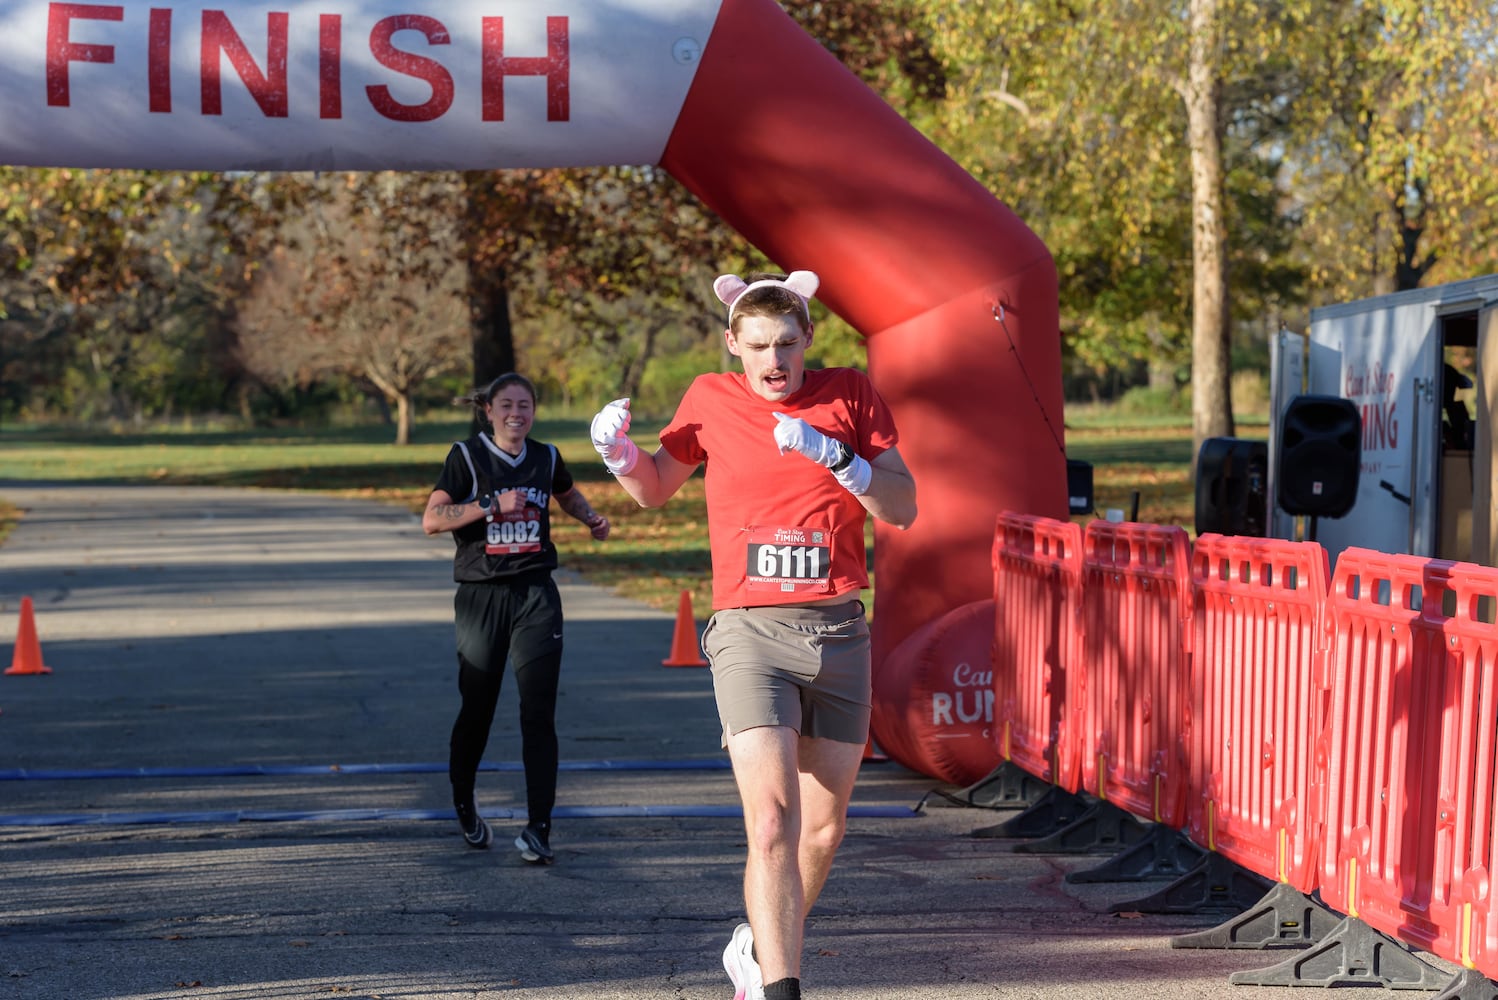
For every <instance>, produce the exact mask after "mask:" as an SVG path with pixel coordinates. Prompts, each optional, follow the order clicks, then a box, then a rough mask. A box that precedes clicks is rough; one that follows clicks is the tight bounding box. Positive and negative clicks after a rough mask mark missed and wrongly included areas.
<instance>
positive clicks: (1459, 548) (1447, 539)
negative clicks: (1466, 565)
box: [1267, 275, 1498, 566]
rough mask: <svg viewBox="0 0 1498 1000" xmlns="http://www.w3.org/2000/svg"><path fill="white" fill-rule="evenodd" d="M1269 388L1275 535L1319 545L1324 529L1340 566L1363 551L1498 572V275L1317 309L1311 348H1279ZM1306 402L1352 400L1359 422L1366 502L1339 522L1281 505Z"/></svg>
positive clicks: (1291, 340) (1283, 336)
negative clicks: (1296, 419) (1291, 421)
mask: <svg viewBox="0 0 1498 1000" xmlns="http://www.w3.org/2000/svg"><path fill="white" fill-rule="evenodd" d="M1270 380H1271V393H1270V394H1271V421H1270V435H1269V438H1270V439H1269V449H1270V459H1269V468H1270V483H1269V488H1268V491H1267V492H1268V496H1269V502H1270V504H1271V515H1270V519H1269V534H1271V535H1272V536H1274V537H1277V538H1304V537H1309V536H1310V530H1309V529H1310V527H1311V526H1312V524H1314V529H1315V530H1314V538H1315V540H1316V541H1318V542H1320V543H1322V545H1324V546H1325V547H1326V549H1327V551H1328V554H1329V555H1330V556H1331V557H1332V559H1333V560H1335V559H1336V557H1337V555H1338V553H1340V552H1341V551H1342V550H1343V549H1345V548H1347V547H1348V546H1352V545H1357V546H1361V547H1363V548H1371V549H1377V550H1379V551H1382V552H1388V553H1409V554H1414V555H1422V556H1432V557H1436V558H1442V559H1457V560H1462V561H1470V562H1478V563H1483V564H1486V565H1490V566H1491V565H1498V479H1495V475H1498V467H1495V463H1494V461H1493V449H1494V444H1495V438H1498V435H1495V434H1494V431H1493V427H1492V423H1493V419H1494V417H1495V416H1498V275H1489V276H1487V277H1482V278H1472V279H1470V280H1468V281H1458V282H1453V283H1451V284H1446V285H1437V286H1433V287H1431V288H1417V289H1413V290H1411V291H1407V292H1397V293H1395V294H1393V295H1383V296H1378V297H1376V298H1371V299H1363V300H1361V301H1358V302H1348V303H1344V304H1341V305H1334V306H1327V307H1325V308H1321V309H1314V310H1312V312H1311V328H1310V330H1309V332H1308V333H1307V334H1306V335H1304V336H1302V335H1301V334H1296V333H1293V332H1289V331H1284V332H1281V333H1280V334H1279V336H1278V337H1277V338H1276V341H1275V343H1274V345H1273V350H1272V365H1271V376H1270ZM1301 394H1311V395H1320V396H1330V397H1340V398H1342V399H1346V400H1350V401H1351V403H1352V404H1353V406H1354V407H1355V408H1356V410H1357V413H1358V415H1359V417H1360V422H1361V442H1360V443H1361V454H1360V456H1359V457H1358V463H1357V464H1358V479H1357V492H1356V500H1355V501H1354V504H1353V506H1352V509H1351V510H1350V511H1348V512H1347V513H1346V514H1345V515H1343V516H1341V517H1335V518H1317V519H1316V520H1315V521H1314V522H1309V521H1308V519H1307V518H1303V517H1302V518H1297V517H1293V516H1291V515H1289V514H1287V513H1285V511H1284V510H1283V509H1282V508H1281V505H1280V499H1281V494H1280V491H1279V484H1280V483H1281V481H1282V480H1283V479H1284V478H1285V476H1286V475H1287V473H1289V474H1291V475H1293V474H1294V473H1295V472H1296V470H1293V469H1290V468H1289V467H1288V466H1285V465H1283V464H1282V462H1283V461H1284V459H1285V457H1286V456H1288V455H1289V454H1290V451H1289V450H1287V449H1286V448H1285V447H1284V441H1283V440H1282V433H1283V429H1284V417H1285V414H1286V410H1287V408H1288V407H1289V406H1290V405H1291V401H1292V400H1293V399H1294V398H1295V397H1296V396H1297V395H1301ZM1464 416H1465V418H1466V419H1467V420H1468V421H1470V425H1469V426H1468V427H1467V428H1465V429H1464V428H1463V427H1461V426H1460V425H1461V423H1462V421H1463V417H1464ZM1453 417H1454V418H1455V419H1454V420H1453V419H1452V418H1453ZM1332 474H1335V471H1334V470H1333V471H1332Z"/></svg>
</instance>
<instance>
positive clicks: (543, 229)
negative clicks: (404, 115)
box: [0, 0, 1498, 441]
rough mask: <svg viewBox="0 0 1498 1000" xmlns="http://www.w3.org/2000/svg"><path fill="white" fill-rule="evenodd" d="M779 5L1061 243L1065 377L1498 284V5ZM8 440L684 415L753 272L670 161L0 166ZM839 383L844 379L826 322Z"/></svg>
mask: <svg viewBox="0 0 1498 1000" xmlns="http://www.w3.org/2000/svg"><path fill="white" fill-rule="evenodd" d="M782 6H783V7H785V8H786V10H787V12H788V13H790V14H791V15H792V16H793V17H795V18H796V19H797V20H798V21H800V22H801V24H802V25H803V26H804V27H805V28H806V29H807V30H808V31H809V32H811V33H812V34H813V35H814V36H815V37H817V38H818V39H820V40H821V41H822V42H823V44H824V45H826V47H827V48H828V49H829V50H830V51H831V52H832V53H834V54H835V55H836V56H837V57H838V58H839V59H841V60H842V61H843V62H844V63H845V64H846V65H848V66H849V67H850V68H851V69H852V70H853V71H854V72H856V73H857V74H859V75H860V76H861V77H862V78H863V79H864V80H866V81H867V82H868V83H869V84H870V86H871V87H873V88H874V89H875V90H876V91H878V92H879V93H881V94H882V95H883V96H884V97H885V98H886V99H887V100H888V101H889V102H890V103H891V104H892V105H893V106H894V107H895V108H896V109H898V110H899V111H900V112H901V113H902V114H904V115H905V116H906V117H907V118H908V119H909V120H910V121H912V122H913V123H914V124H916V126H917V127H919V128H921V129H922V130H923V131H925V132H926V133H927V134H928V135H929V136H930V137H931V138H932V139H933V141H935V142H936V143H937V144H938V145H939V146H941V147H942V148H943V149H945V150H946V151H948V152H949V153H950V154H951V155H952V156H953V157H954V158H955V159H957V160H958V161H959V162H960V163H961V164H962V165H963V166H964V167H965V168H966V169H968V170H969V171H970V172H971V173H972V174H973V175H974V176H975V177H977V178H978V179H979V180H981V181H982V182H983V183H984V184H986V185H987V186H988V187H989V189H990V190H992V191H993V192H994V194H995V195H996V196H997V197H999V198H1000V199H1002V200H1004V201H1005V202H1006V203H1008V204H1009V205H1011V206H1012V207H1013V208H1015V210H1016V211H1017V212H1018V213H1019V215H1020V216H1021V218H1023V219H1024V220H1025V221H1026V222H1027V223H1029V224H1030V225H1031V226H1032V227H1033V228H1034V229H1035V230H1036V232H1037V233H1038V234H1039V235H1040V236H1041V237H1042V238H1043V239H1044V240H1045V241H1046V243H1047V245H1048V246H1049V247H1050V248H1051V250H1052V253H1053V254H1054V255H1055V257H1056V261H1057V266H1058V270H1059V272H1060V276H1061V307H1062V331H1061V336H1062V339H1063V349H1064V352H1065V357H1066V359H1067V363H1068V380H1069V384H1070V385H1072V386H1074V387H1075V388H1076V390H1077V392H1079V393H1080V392H1084V391H1086V390H1085V387H1087V386H1089V385H1090V386H1091V387H1092V388H1093V391H1094V392H1096V391H1097V387H1099V386H1115V385H1118V384H1120V378H1119V373H1127V374H1126V376H1125V377H1124V379H1123V380H1122V383H1123V384H1132V383H1134V382H1137V381H1143V380H1149V381H1151V382H1153V383H1154V384H1156V385H1165V386H1169V387H1173V388H1175V387H1187V388H1189V390H1190V391H1191V399H1192V412H1193V426H1194V429H1195V432H1196V435H1197V437H1198V438H1199V439H1200V438H1202V437H1207V436H1218V435H1225V434H1231V433H1232V432H1233V424H1232V421H1233V415H1232V410H1231V403H1230V397H1229V394H1228V379H1229V377H1230V375H1231V372H1232V368H1233V360H1232V359H1233V357H1234V352H1235V351H1237V352H1238V354H1239V356H1242V355H1243V354H1244V353H1245V351H1248V350H1251V348H1252V345H1253V344H1255V343H1260V344H1262V343H1263V341H1264V339H1265V337H1266V335H1267V334H1269V333H1271V332H1272V331H1274V330H1276V329H1278V328H1279V327H1281V326H1282V325H1283V326H1289V327H1291V328H1296V329H1304V327H1305V324H1306V320H1307V314H1308V310H1309V309H1310V308H1311V307H1313V306H1316V305H1321V304H1325V303H1329V302H1335V301H1344V300H1348V299H1352V298H1360V297H1364V296H1367V295H1373V294H1380V293H1384V292H1389V291H1396V290H1399V289H1404V288H1412V287H1416V286H1418V285H1421V284H1430V283H1433V282H1437V281H1446V280H1456V279H1460V278H1465V277H1470V276H1473V275H1477V274H1483V273H1489V272H1492V271H1495V270H1498V238H1495V227H1494V224H1493V221H1492V219H1493V213H1492V206H1493V205H1495V204H1498V171H1494V170H1493V169H1492V164H1493V163H1495V162H1498V148H1495V147H1498V138H1495V136H1498V133H1495V131H1494V130H1493V129H1492V127H1491V114H1492V109H1493V108H1495V107H1498V66H1495V60H1498V0H1442V2H1439V3H1437V2H1428V3H1426V2H1415V0H1404V2H1394V0H1389V2H1382V3H1367V2H1351V0H1271V2H1267V3H1266V2H1262V0H1148V2H1145V3H1123V2H1121V0H1102V2H1099V3H1091V4H1077V3H1074V2H1071V0H1027V2H1025V3H1011V2H1001V0H817V2H791V0H787V2H784V3H782ZM0 214H3V218H4V220H5V225H4V227H3V229H0V419H3V420H5V421H13V420H16V419H39V420H59V419H63V420H75V421H80V422H110V423H128V422H140V421H145V420H157V419H172V418H176V417H183V416H191V415H202V414H224V415H228V416H230V417H232V418H234V419H237V420H242V421H245V422H251V423H253V422H274V421H317V420H321V419H326V418H327V417H328V415H329V414H330V412H332V411H333V410H335V409H349V408H358V407H360V406H361V405H363V406H366V407H371V408H373V409H374V410H375V411H377V412H379V413H380V414H382V415H383V416H384V417H385V418H386V419H388V420H389V421H390V423H391V425H392V427H393V430H394V436H395V439H396V440H397V441H406V440H408V439H409V437H410V432H411V426H412V422H413V421H414V420H415V418H416V414H417V412H418V411H422V410H428V409H430V408H432V407H444V408H445V407H446V406H447V403H448V399H449V398H450V397H451V396H452V395H453V394H455V393H456V392H459V391H463V390H466V389H467V388H468V387H469V386H470V385H474V384H480V383H482V382H483V381H485V380H486V379H488V378H490V377H492V376H493V375H495V374H498V373H499V372H501V371H505V370H508V369H510V368H514V367H517V366H519V367H521V368H523V369H524V370H526V371H527V372H529V373H530V374H531V375H532V376H533V377H535V378H537V380H538V381H539V382H540V384H541V386H542V390H543V392H544V393H545V394H546V395H547V398H548V400H550V401H554V402H557V403H560V404H561V405H562V406H563V407H567V406H573V405H575V406H577V407H579V408H582V409H586V408H588V407H591V406H593V405H594V404H595V403H597V402H599V401H601V400H603V399H607V398H612V397H613V396H617V395H630V396H634V397H636V398H638V399H640V401H641V405H642V406H643V408H644V409H646V410H649V409H651V408H664V407H666V406H667V405H668V404H669V402H670V401H671V400H672V399H674V397H675V395H676V393H677V392H679V390H680V388H681V387H682V386H683V385H684V383H685V381H686V380H687V379H689V378H690V377H691V376H692V375H694V374H695V373H697V372H699V371H701V370H704V369H706V368H713V367H717V366H719V365H720V364H723V363H725V359H724V358H723V357H722V353H721V346H720V342H719V338H718V336H717V334H718V333H719V331H720V330H721V315H720V309H719V307H718V305H717V303H716V300H715V299H713V298H712V295H711V291H710V287H709V286H710V282H711V279H712V277H713V275H714V274H716V273H718V272H719V271H724V270H740V271H742V270H745V269H749V268H757V267H763V266H767V264H766V262H765V261H763V260H762V259H761V258H760V257H759V255H758V254H757V253H756V251H755V250H754V249H753V248H752V247H749V246H747V245H746V244H745V243H744V241H743V240H742V239H741V238H740V237H738V236H737V234H735V233H733V232H732V231H729V230H728V229H727V228H726V227H724V226H723V225H722V223H721V222H720V221H719V220H718V219H717V218H716V217H714V216H713V215H712V214H711V213H710V212H709V211H708V210H706V209H705V208H703V207H702V206H701V205H699V204H698V203H696V202H695V200H694V199H693V198H691V196H690V195H688V194H687V193H686V191H685V190H684V189H683V188H682V187H681V186H680V185H679V184H678V183H677V182H676V181H675V180H673V179H672V178H671V177H669V176H667V175H665V174H664V173H663V172H662V171H660V170H658V169H654V168H649V167H609V168H596V169H588V170H516V171H493V172H481V171H480V172H468V173H457V172H453V173H427V174H398V173H368V174H322V175H313V174H204V173H161V172H150V171H131V170H69V169H46V170H42V169H17V168H0ZM819 347H820V348H821V351H820V352H819V353H820V354H822V356H823V357H824V359H825V360H827V361H828V362H829V363H858V362H859V360H860V357H861V354H860V344H859V339H858V337H857V334H856V333H854V332H853V331H849V330H847V329H846V328H845V327H842V326H841V325H840V323H839V322H838V321H837V320H835V319H831V318H829V321H828V322H827V323H825V324H824V336H822V337H819Z"/></svg>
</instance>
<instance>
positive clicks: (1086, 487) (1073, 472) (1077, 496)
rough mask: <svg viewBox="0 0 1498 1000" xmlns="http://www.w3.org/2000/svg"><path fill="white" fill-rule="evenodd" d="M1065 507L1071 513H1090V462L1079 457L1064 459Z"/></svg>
mask: <svg viewBox="0 0 1498 1000" xmlns="http://www.w3.org/2000/svg"><path fill="white" fill-rule="evenodd" d="M1066 499H1067V508H1068V509H1069V510H1070V511H1071V512H1072V513H1073V514H1091V513H1092V463H1091V462H1084V461H1082V460H1081V459H1079V458H1068V459H1067V460H1066Z"/></svg>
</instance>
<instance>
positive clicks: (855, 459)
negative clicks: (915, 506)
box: [775, 412, 874, 497]
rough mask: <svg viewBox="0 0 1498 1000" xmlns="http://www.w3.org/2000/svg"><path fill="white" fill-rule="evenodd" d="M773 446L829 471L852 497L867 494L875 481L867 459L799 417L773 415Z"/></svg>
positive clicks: (781, 414)
mask: <svg viewBox="0 0 1498 1000" xmlns="http://www.w3.org/2000/svg"><path fill="white" fill-rule="evenodd" d="M775 419H776V421H777V423H776V424H775V444H776V445H777V446H779V448H780V453H781V454H782V455H784V454H785V453H786V452H787V451H794V452H797V453H799V454H801V455H805V456H806V457H807V458H809V459H811V460H812V461H813V462H816V463H817V464H818V465H821V466H824V467H826V468H827V469H829V470H831V472H832V475H833V478H835V479H836V480H837V481H838V482H839V483H841V484H842V486H843V489H845V490H847V491H848V492H849V493H851V494H853V495H854V496H856V497H857V496H863V495H864V494H865V493H867V492H868V491H869V483H870V482H871V481H872V480H873V478H874V469H873V466H871V465H869V462H868V459H866V458H864V457H863V456H862V455H858V454H855V453H854V451H853V449H852V448H849V447H848V446H847V445H845V444H843V443H842V442H841V441H839V440H838V439H837V438H833V437H828V436H827V435H826V434H823V433H822V432H821V431H819V430H817V429H816V428H815V427H813V426H811V424H808V423H807V422H806V421H805V420H802V419H801V418H800V417H788V416H786V415H785V414H784V413H780V412H776V414H775Z"/></svg>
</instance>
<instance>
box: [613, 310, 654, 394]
mask: <svg viewBox="0 0 1498 1000" xmlns="http://www.w3.org/2000/svg"><path fill="white" fill-rule="evenodd" d="M664 325H665V324H663V323H659V322H653V323H651V324H650V325H649V326H647V327H646V328H645V338H644V343H642V344H641V345H640V350H639V352H638V353H637V354H636V355H635V356H634V357H633V358H631V359H630V361H629V362H628V363H627V364H626V365H625V366H624V376H623V378H621V379H620V386H619V395H620V396H621V397H624V396H629V397H634V396H638V395H639V394H640V385H641V383H643V382H644V381H645V366H646V365H647V364H648V363H649V362H650V358H651V356H652V355H654V354H655V342H656V340H657V339H658V338H659V337H660V332H661V329H662V327H663V326H664Z"/></svg>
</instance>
